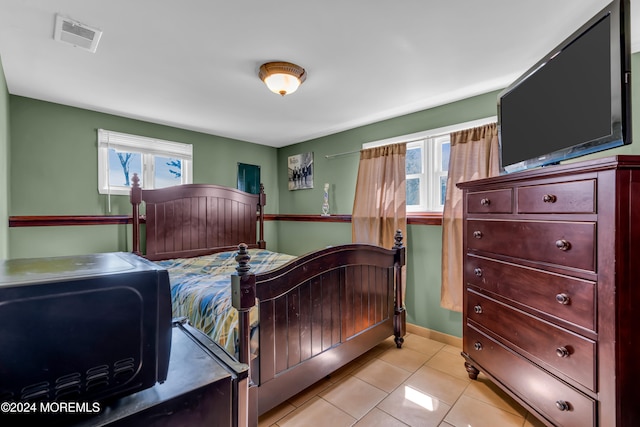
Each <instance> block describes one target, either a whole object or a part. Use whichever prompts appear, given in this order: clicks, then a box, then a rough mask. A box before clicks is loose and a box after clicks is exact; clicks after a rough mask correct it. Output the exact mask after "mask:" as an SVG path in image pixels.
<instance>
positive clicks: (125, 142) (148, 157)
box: [98, 129, 193, 195]
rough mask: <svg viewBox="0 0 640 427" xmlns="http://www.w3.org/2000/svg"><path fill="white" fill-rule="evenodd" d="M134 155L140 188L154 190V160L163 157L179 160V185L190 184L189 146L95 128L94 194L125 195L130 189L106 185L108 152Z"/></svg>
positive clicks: (191, 166)
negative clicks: (138, 158)
mask: <svg viewBox="0 0 640 427" xmlns="http://www.w3.org/2000/svg"><path fill="white" fill-rule="evenodd" d="M111 148H114V149H116V150H120V151H125V152H134V153H139V154H140V155H141V157H142V158H141V163H142V176H141V177H140V178H141V182H142V187H143V188H145V189H153V188H155V159H156V157H167V158H173V159H180V160H181V165H180V170H181V176H180V183H178V184H176V185H181V184H191V183H192V182H193V145H192V144H186V143H182V142H174V141H166V140H162V139H157V138H150V137H146V136H139V135H131V134H126V133H121V132H114V131H110V130H105V129H98V193H100V194H108V195H111V194H120V195H128V194H129V193H130V192H131V187H127V186H124V185H111V183H110V182H109V149H111Z"/></svg>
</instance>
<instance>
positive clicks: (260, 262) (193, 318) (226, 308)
mask: <svg viewBox="0 0 640 427" xmlns="http://www.w3.org/2000/svg"><path fill="white" fill-rule="evenodd" d="M236 254H237V252H236V251H231V252H220V253H216V254H211V255H205V256H200V257H194V258H175V259H170V260H165V261H156V264H158V265H159V266H161V267H162V268H164V269H166V270H167V271H168V272H169V279H170V281H171V307H172V315H173V317H182V316H184V317H186V318H187V319H189V323H190V324H191V325H192V326H194V327H195V328H197V329H199V330H201V331H202V332H204V333H205V334H207V335H208V336H209V337H210V338H211V339H213V340H214V341H216V342H217V343H219V344H220V345H221V346H222V347H223V348H224V349H225V350H226V351H227V352H228V353H229V354H231V355H234V356H237V354H238V336H239V335H238V311H237V310H236V309H235V308H233V306H232V305H231V275H232V274H233V273H235V272H236V267H237V266H238V263H237V261H236V260H235V256H236ZM249 255H250V256H251V260H250V262H249V265H250V266H251V271H252V272H253V273H261V272H265V271H269V270H273V269H275V268H278V267H280V266H282V265H284V264H286V263H287V262H289V261H291V260H292V259H294V258H295V256H293V255H287V254H282V253H277V252H271V251H268V250H265V249H249ZM257 310H258V309H257V307H254V308H253V309H252V310H251V312H250V319H251V320H250V321H251V338H252V340H251V341H252V344H251V347H252V348H251V351H252V354H256V353H257V333H258V312H257Z"/></svg>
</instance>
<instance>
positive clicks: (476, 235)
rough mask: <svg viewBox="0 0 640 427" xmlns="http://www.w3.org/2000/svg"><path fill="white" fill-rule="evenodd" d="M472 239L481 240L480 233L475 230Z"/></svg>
mask: <svg viewBox="0 0 640 427" xmlns="http://www.w3.org/2000/svg"><path fill="white" fill-rule="evenodd" d="M473 237H475V238H476V239H482V231H479V230H476V231H474V232H473Z"/></svg>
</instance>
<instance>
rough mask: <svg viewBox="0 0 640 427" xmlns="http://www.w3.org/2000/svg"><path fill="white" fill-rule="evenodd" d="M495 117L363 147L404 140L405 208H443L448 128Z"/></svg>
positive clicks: (491, 119)
mask: <svg viewBox="0 0 640 427" xmlns="http://www.w3.org/2000/svg"><path fill="white" fill-rule="evenodd" d="M495 121H496V117H495V116H494V117H489V118H486V119H480V120H475V121H472V122H466V123H460V124H457V125H452V126H447V127H443V128H439V129H432V130H428V131H424V132H418V133H414V134H410V135H404V136H399V137H395V138H390V139H386V140H383V141H376V142H371V143H367V144H364V145H363V148H371V147H375V146H380V145H386V144H395V143H399V142H406V143H407V160H406V171H407V212H442V210H443V209H444V199H445V196H446V191H447V172H448V170H449V153H450V150H451V144H450V141H449V135H450V134H451V132H456V131H459V130H463V129H470V128H473V127H476V126H482V125H483V124H487V123H493V122H495Z"/></svg>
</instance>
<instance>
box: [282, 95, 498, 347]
mask: <svg viewBox="0 0 640 427" xmlns="http://www.w3.org/2000/svg"><path fill="white" fill-rule="evenodd" d="M497 93H498V92H490V93H487V94H483V95H480V96H475V97H472V98H468V99H465V100H462V101H459V102H454V103H451V104H447V105H443V106H441V107H437V108H432V109H429V110H424V111H420V112H417V113H413V114H409V115H406V116H402V117H398V118H395V119H390V120H385V121H382V122H378V123H374V124H371V125H368V126H363V127H360V128H356V129H353V130H349V131H345V132H341V133H337V134H334V135H330V136H327V137H323V138H318V139H314V140H311V141H306V142H304V143H300V144H295V145H292V146H288V147H284V148H281V149H280V150H278V174H279V176H278V178H279V183H280V188H281V190H280V212H281V213H299V214H314V213H317V214H319V213H320V211H321V206H322V196H323V188H324V187H323V184H324V183H329V184H330V196H329V199H330V206H331V213H333V214H350V213H351V210H352V208H353V199H354V195H355V186H356V175H357V171H358V162H359V160H360V157H359V155H358V153H357V151H359V150H360V149H361V148H362V144H363V143H366V142H371V141H376V140H381V139H386V138H391V137H394V136H399V135H406V134H411V133H415V132H420V131H424V130H428V129H435V128H440V127H443V126H448V125H453V124H457V123H462V122H466V121H470V120H476V119H481V118H485V117H491V116H495V115H496V99H497V98H496V97H497ZM309 151H312V152H313V153H314V165H315V169H314V188H313V189H311V190H296V191H288V190H287V158H288V156H291V155H295V154H298V153H304V152H309ZM352 151H354V152H356V153H354V154H347V155H343V156H337V157H331V158H329V159H327V158H326V157H325V156H327V155H332V154H338V153H347V152H352ZM278 234H279V236H280V239H279V242H280V246H279V249H280V250H281V251H282V252H288V253H293V254H296V255H298V254H301V253H305V252H308V251H311V250H313V249H315V248H317V247H322V246H326V245H331V244H339V243H349V242H351V224H342V223H300V222H280V224H278ZM289 236H291V237H289ZM295 236H300V237H301V238H300V239H296V237H295ZM405 245H406V246H407V287H406V296H405V305H406V309H407V321H408V322H410V323H413V324H416V325H420V326H424V327H426V328H429V329H434V330H437V331H439V332H443V333H446V334H449V335H454V336H461V334H462V315H461V314H460V313H457V312H452V311H449V310H445V309H443V308H441V307H440V282H441V273H440V268H441V267H440V265H441V259H442V258H441V251H442V227H440V226H427V225H410V226H408V228H407V236H405Z"/></svg>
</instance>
